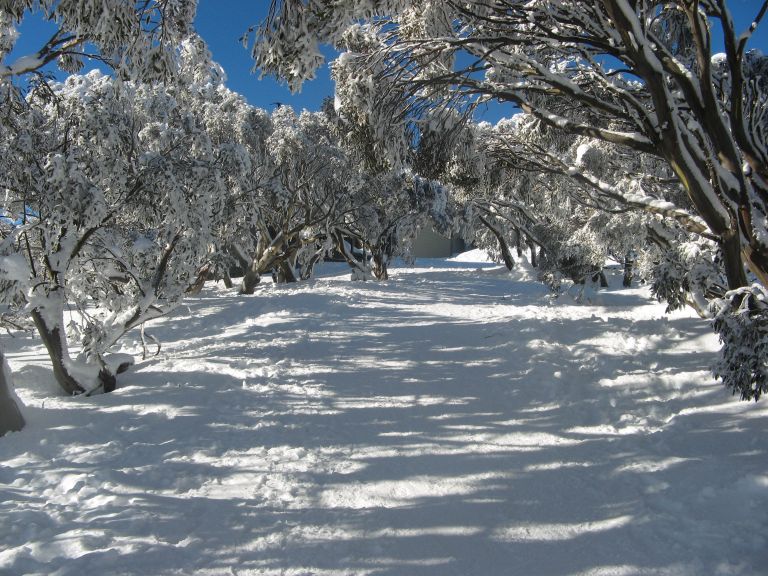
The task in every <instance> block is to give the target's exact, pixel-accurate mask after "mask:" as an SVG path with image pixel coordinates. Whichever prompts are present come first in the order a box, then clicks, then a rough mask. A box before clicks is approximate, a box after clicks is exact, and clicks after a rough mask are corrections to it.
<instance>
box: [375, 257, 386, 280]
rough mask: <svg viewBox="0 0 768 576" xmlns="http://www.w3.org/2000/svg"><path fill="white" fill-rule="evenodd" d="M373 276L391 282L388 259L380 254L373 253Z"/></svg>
mask: <svg viewBox="0 0 768 576" xmlns="http://www.w3.org/2000/svg"><path fill="white" fill-rule="evenodd" d="M373 275H374V276H376V279H377V280H389V270H388V269H387V260H386V257H385V256H384V255H383V254H381V253H379V252H374V253H373Z"/></svg>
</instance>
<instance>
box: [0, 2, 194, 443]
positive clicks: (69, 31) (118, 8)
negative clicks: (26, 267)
mask: <svg viewBox="0 0 768 576" xmlns="http://www.w3.org/2000/svg"><path fill="white" fill-rule="evenodd" d="M195 9H196V2H195V0H157V1H148V2H141V3H135V2H128V1H126V0H107V1H104V2H102V1H99V2H95V1H93V0H78V1H73V2H60V1H57V0H43V1H37V0H35V1H32V0H22V1H17V0H3V1H0V107H1V108H2V110H3V114H2V118H0V129H1V130H2V134H0V136H2V139H3V140H5V139H6V137H7V136H8V134H9V132H10V134H12V135H13V134H14V133H15V129H16V127H18V126H19V124H18V122H17V120H18V119H17V118H16V117H15V116H16V114H17V113H19V112H20V111H22V110H23V109H24V108H25V106H26V105H25V103H24V101H23V99H22V98H21V96H20V94H19V92H18V89H17V88H16V87H15V85H14V83H13V81H14V80H15V79H18V78H27V79H33V80H38V81H40V82H38V83H39V84H40V85H42V86H43V87H44V86H45V82H44V81H43V80H44V75H43V73H42V72H41V69H42V68H43V67H44V66H45V65H46V64H48V63H50V62H54V61H55V62H56V63H57V64H58V65H59V67H60V68H62V69H63V70H66V71H70V72H74V71H77V70H79V69H80V67H81V66H82V62H83V57H84V56H86V50H88V51H90V53H89V54H87V56H89V57H93V58H97V59H99V60H102V61H103V62H105V63H107V64H108V65H110V66H112V67H113V68H115V69H116V70H118V71H119V72H120V73H121V74H122V75H123V76H124V77H129V78H142V79H145V80H151V79H158V78H165V77H167V76H168V74H169V73H171V72H172V70H173V65H172V64H173V61H174V56H173V51H174V50H175V48H176V46H177V44H178V41H179V40H180V39H181V38H183V37H185V36H187V35H188V33H189V32H190V29H191V23H192V20H193V18H194V14H195ZM32 12H38V13H39V12H42V13H43V14H44V15H45V16H46V17H47V18H48V19H49V20H51V21H54V22H55V23H56V24H57V29H56V32H55V33H54V35H53V36H52V37H51V38H50V39H49V40H48V41H47V42H46V43H45V44H44V45H42V46H40V47H39V49H38V50H37V51H36V52H35V53H33V54H27V55H23V56H21V57H19V58H17V59H15V60H14V61H13V62H9V61H8V55H9V53H10V52H11V51H12V49H13V47H14V44H15V41H16V39H17V37H18V32H17V29H16V26H17V25H18V23H19V22H20V21H21V20H22V19H23V18H24V17H25V15H26V14H29V13H32ZM32 84H35V82H32ZM12 137H15V135H14V136H12ZM21 140H22V141H21V142H19V144H20V145H21V147H22V148H23V147H24V146H26V145H28V144H29V142H28V141H27V142H23V140H24V138H23V137H22V138H21ZM8 159H9V158H7V157H6V160H8ZM10 159H11V160H17V159H16V158H13V157H11V158H10ZM3 187H4V188H6V190H7V187H6V186H5V185H3ZM22 202H23V201H22ZM4 208H5V209H6V211H7V210H9V208H10V207H8V206H5V207H4ZM26 212H27V211H26V207H24V206H22V210H21V213H22V214H24V215H25V217H26ZM23 220H24V219H22V222H21V223H20V224H26V222H24V221H23ZM17 228H18V227H17ZM18 237H19V236H18V234H16V233H13V234H10V235H4V239H3V243H2V254H3V256H2V258H3V263H2V265H0V268H1V269H3V271H4V274H5V273H7V272H8V269H10V268H18V261H16V262H15V264H13V265H9V262H12V255H9V253H8V251H9V245H11V244H12V242H13V240H14V239H16V238H18ZM18 272H19V271H18V270H16V273H14V274H12V280H3V283H4V285H3V287H2V292H3V294H4V295H8V294H14V295H13V296H11V300H16V299H17V298H18V293H19V291H20V290H19V288H23V287H24V286H23V279H22V276H23V274H20V273H18ZM9 378H10V371H9V370H7V368H6V364H5V361H4V360H3V370H2V374H0V412H2V416H3V417H2V419H0V422H2V424H0V434H2V433H4V432H6V431H7V430H11V429H18V428H21V427H22V426H23V424H24V422H23V418H22V417H21V415H20V413H19V411H18V407H17V406H16V403H15V402H14V395H13V391H12V389H11V385H10V380H9Z"/></svg>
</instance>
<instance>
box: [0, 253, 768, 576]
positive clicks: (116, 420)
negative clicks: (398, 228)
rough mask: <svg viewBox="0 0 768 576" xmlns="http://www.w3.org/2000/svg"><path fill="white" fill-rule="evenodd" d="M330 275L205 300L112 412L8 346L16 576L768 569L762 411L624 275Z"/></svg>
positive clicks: (471, 260) (686, 326)
mask: <svg viewBox="0 0 768 576" xmlns="http://www.w3.org/2000/svg"><path fill="white" fill-rule="evenodd" d="M323 270H324V272H323V275H322V277H320V278H319V279H317V280H314V281H311V282H308V283H301V284H296V285H292V286H277V285H272V284H269V283H265V284H263V285H260V286H259V288H258V289H257V292H256V294H255V295H253V296H241V295H238V294H236V293H234V292H232V291H227V290H225V289H224V288H223V287H221V286H220V285H219V286H217V285H214V284H208V285H207V286H206V288H205V289H204V290H203V292H202V293H201V294H200V295H199V296H198V297H195V298H190V299H188V300H187V301H186V302H187V303H186V305H185V306H182V307H181V308H179V309H178V310H177V311H176V313H175V314H174V315H173V316H171V317H167V318H162V319H159V320H156V321H155V322H154V323H153V324H152V325H150V326H148V327H147V332H149V333H151V334H153V335H154V336H156V337H158V338H159V339H160V340H161V341H162V343H163V347H162V350H161V353H160V354H159V355H158V356H156V357H154V358H150V359H148V360H146V361H139V362H138V363H137V364H136V366H134V367H133V369H132V370H131V371H129V372H127V373H126V374H123V375H121V376H120V378H119V383H120V385H121V387H120V388H119V389H118V390H117V391H116V392H114V393H112V394H108V395H101V396H97V397H91V398H84V397H76V398H68V397H62V396H60V395H58V394H57V393H56V392H55V388H54V386H53V384H52V376H51V373H50V366H49V365H48V364H47V363H46V362H45V361H44V351H43V349H42V347H41V346H40V344H39V343H38V342H37V341H36V340H35V339H33V338H31V337H27V336H24V335H17V337H16V338H14V339H6V342H5V348H6V351H7V355H8V359H9V361H10V364H11V366H12V368H13V370H14V381H15V383H16V386H17V392H18V395H19V396H20V397H21V398H22V400H23V401H24V403H25V405H26V407H25V410H24V413H25V416H26V418H27V421H28V427H27V428H26V429H25V430H24V431H22V432H20V433H12V434H10V435H8V436H6V437H4V438H2V439H0V493H1V494H2V497H1V498H0V518H1V519H2V523H1V524H0V526H2V528H0V574H29V575H35V574H46V575H47V574H55V575H57V576H64V575H70V574H72V575H78V576H79V575H81V574H97V573H109V574H123V575H132V574H136V575H138V574H142V575H143V574H158V575H159V574H174V575H180V574H202V575H218V574H240V575H246V574H267V575H272V574H274V575H277V574H281V575H298V574H319V575H329V574H334V575H339V574H349V575H351V574H360V575H363V574H365V575H368V574H370V575H373V574H375V575H384V574H388V575H393V576H394V575H408V574H419V575H422V574H427V575H436V576H437V575H440V576H442V575H483V576H485V575H493V574H524V575H532V576H536V575H558V574H560V575H564V574H579V575H630V574H631V575H691V576H693V575H702V574H706V575H714V574H722V575H757V574H765V567H766V566H768V542H766V535H765V534H766V531H765V529H766V526H768V506H766V504H768V458H766V456H768V454H766V452H767V451H768V450H767V449H766V447H765V441H764V431H765V429H766V423H767V422H768V409H766V408H765V406H766V405H765V403H764V402H760V403H744V402H739V401H738V400H736V399H734V398H733V397H731V396H730V395H729V394H728V393H727V392H726V391H725V390H724V389H723V388H722V386H721V385H720V384H718V383H715V382H713V381H712V379H711V376H710V375H709V372H708V367H709V366H710V364H711V363H712V362H713V361H714V351H715V350H716V349H717V341H716V338H715V336H714V335H713V334H711V333H710V330H709V328H708V326H707V325H706V323H705V322H703V321H702V320H700V319H698V318H696V317H694V316H693V315H691V314H689V313H688V312H685V311H683V312H676V313H674V314H672V315H664V313H663V310H664V304H658V303H656V302H653V301H652V300H651V299H650V297H649V295H648V291H647V289H646V288H642V287H641V288H632V289H620V288H619V287H620V286H621V276H620V272H621V271H620V270H618V269H616V270H615V274H614V275H613V276H612V277H610V280H611V285H612V286H613V288H611V289H610V290H608V291H605V292H601V293H598V294H599V302H598V303H596V304H576V303H575V302H574V301H573V300H572V299H569V298H568V297H567V296H564V297H561V298H560V299H558V300H553V299H552V298H551V297H550V296H549V294H548V293H547V292H546V291H545V290H544V288H543V287H542V286H541V285H539V284H537V283H535V282H532V281H530V279H529V276H530V271H528V270H526V269H525V266H521V270H518V271H514V272H513V273H508V272H506V270H504V269H502V268H499V267H497V266H495V265H493V264H491V263H488V262H487V260H486V259H484V258H481V257H479V255H478V253H476V252H470V253H467V254H464V255H462V256H460V257H458V258H455V259H452V260H420V261H417V265H416V267H415V268H405V267H400V268H394V269H392V270H391V272H392V279H391V280H389V281H387V282H350V281H349V269H348V268H347V267H345V266H344V265H338V264H328V265H325V267H324V268H323ZM140 348H141V347H140V342H139V335H138V334H135V335H134V334H133V333H131V334H129V337H128V341H127V343H126V345H125V346H124V348H123V350H121V352H122V353H126V352H132V353H135V354H137V355H138V354H140ZM138 357H140V356H138Z"/></svg>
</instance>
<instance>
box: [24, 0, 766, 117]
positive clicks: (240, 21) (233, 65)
mask: <svg viewBox="0 0 768 576" xmlns="http://www.w3.org/2000/svg"><path fill="white" fill-rule="evenodd" d="M728 5H729V7H730V9H731V11H732V13H733V16H734V20H735V21H736V24H737V28H738V30H740V31H741V30H743V29H745V28H746V26H748V24H749V22H750V20H751V18H752V17H754V15H755V14H756V13H757V11H758V10H759V8H760V5H761V1H760V0H730V1H729V3H728ZM268 6H269V0H199V4H198V12H197V18H196V20H195V26H196V28H197V31H198V33H199V34H200V35H201V36H202V37H203V38H204V39H205V40H206V42H207V43H208V46H209V47H210V49H211V52H212V53H213V57H214V60H216V61H217V62H219V64H221V65H222V66H223V67H224V70H225V71H226V73H227V85H228V86H229V87H230V88H231V89H232V90H235V91H236V92H239V93H240V94H242V95H243V96H245V97H246V99H247V100H248V102H250V103H251V104H252V105H254V106H258V107H260V108H265V109H268V110H270V109H271V108H272V106H273V104H272V103H273V102H281V103H285V104H290V105H292V106H293V107H294V108H296V109H302V108H308V109H310V110H317V109H318V108H319V107H320V104H321V103H322V101H323V98H325V97H326V96H331V95H333V83H332V81H331V79H330V74H329V72H328V67H327V66H325V67H323V68H322V69H321V70H319V71H318V75H317V78H316V79H315V80H313V81H311V82H305V83H304V87H303V89H302V92H301V93H300V94H293V95H292V94H291V93H290V91H289V90H288V89H287V88H286V87H285V86H283V85H281V84H279V83H278V82H276V81H275V80H274V79H273V78H270V77H265V78H263V79H261V80H260V79H259V75H258V73H256V74H252V73H251V69H252V66H253V62H252V60H251V57H250V54H249V51H248V50H246V49H245V48H243V46H242V44H241V43H240V41H239V39H240V37H241V36H242V35H243V34H244V33H245V32H246V31H247V29H248V27H249V26H251V25H256V24H258V23H259V22H260V21H261V20H262V19H263V18H264V17H265V15H266V12H267V8H268ZM52 31H53V27H52V26H51V25H50V23H48V22H44V21H42V20H41V19H40V18H33V17H28V18H26V19H25V21H24V23H23V24H22V28H21V37H20V38H19V41H18V42H17V45H16V50H15V53H16V54H18V55H21V54H29V53H32V52H35V51H36V50H37V49H39V47H40V46H41V45H42V44H43V43H44V42H45V40H47V39H48V38H49V37H50V35H51V34H52ZM714 40H715V42H716V43H717V42H718V39H717V38H715V39H714ZM749 45H750V47H752V48H759V49H760V50H762V51H763V52H766V53H768V22H763V24H762V25H761V27H760V28H759V29H758V31H757V33H756V34H755V35H754V36H753V38H752V40H751V41H750V44H749ZM327 54H331V52H330V51H328V52H327ZM12 59H13V56H12V57H11V60H12ZM513 113H514V110H513V108H512V105H507V107H506V108H505V107H501V106H495V107H494V108H493V109H492V110H489V111H488V113H487V114H486V115H485V118H484V119H487V120H490V121H495V120H497V119H498V118H500V117H502V116H504V115H510V114H513Z"/></svg>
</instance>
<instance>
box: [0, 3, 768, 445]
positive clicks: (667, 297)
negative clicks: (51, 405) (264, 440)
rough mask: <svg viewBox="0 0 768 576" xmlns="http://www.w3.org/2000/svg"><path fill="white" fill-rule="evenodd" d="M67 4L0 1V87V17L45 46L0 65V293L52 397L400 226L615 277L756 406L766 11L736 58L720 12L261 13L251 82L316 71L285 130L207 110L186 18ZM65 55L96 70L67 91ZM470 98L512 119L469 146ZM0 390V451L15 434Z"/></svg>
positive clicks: (272, 118) (685, 7)
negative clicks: (306, 100) (761, 43)
mask: <svg viewBox="0 0 768 576" xmlns="http://www.w3.org/2000/svg"><path fill="white" fill-rule="evenodd" d="M92 4H93V2H89V1H86V0H82V1H80V2H74V3H58V2H53V1H50V0H49V1H47V2H28V3H24V2H22V3H18V2H0V61H2V62H4V61H5V59H6V56H7V54H8V52H10V50H11V48H12V47H13V43H14V39H15V34H16V26H17V25H18V23H19V22H20V21H21V20H22V19H23V17H24V14H25V10H40V11H43V13H44V14H45V15H46V16H47V17H48V18H50V19H51V20H53V21H55V22H56V23H57V24H58V31H57V33H56V34H55V35H54V36H53V37H52V38H51V39H50V40H49V41H48V43H47V44H45V45H44V46H43V47H41V49H40V50H39V51H38V53H37V54H35V55H34V56H30V57H25V58H21V59H19V60H17V61H16V62H14V63H11V64H7V65H3V66H2V67H1V68H0V109H1V110H2V111H3V112H2V117H0V152H1V153H0V164H1V165H2V168H1V169H0V175H1V176H0V187H2V189H3V193H4V200H3V205H2V209H3V212H4V214H3V217H2V220H1V221H0V235H1V236H2V238H1V239H0V296H1V297H2V300H3V303H4V305H5V311H4V313H3V315H2V321H3V323H4V324H5V325H6V326H7V327H13V328H15V329H19V328H30V329H35V330H36V331H37V333H38V334H39V336H40V338H41V340H42V342H43V343H44V344H45V346H46V349H47V350H48V352H49V355H50V356H51V360H52V364H53V371H54V376H55V378H56V380H57V382H58V383H59V384H60V385H61V387H62V388H63V389H64V390H65V391H66V392H67V393H70V394H91V393H94V392H102V391H103V392H108V391H111V390H113V389H114V388H115V386H116V378H117V375H118V374H119V373H120V372H121V371H123V370H125V369H127V368H128V366H129V365H130V363H131V360H130V359H127V358H124V357H121V356H113V355H110V354H109V351H110V349H111V348H112V347H113V346H114V345H115V344H116V343H117V342H118V341H119V339H120V338H121V337H122V336H123V335H124V334H125V333H126V332H128V331H130V330H133V329H137V328H140V329H141V330H142V337H144V331H143V326H144V323H145V322H147V321H149V320H151V319H153V318H157V317H159V316H161V315H164V314H167V313H168V312H169V311H171V310H173V309H174V308H175V307H176V306H177V305H178V304H179V303H180V302H181V301H182V299H183V298H184V297H185V296H187V295H189V294H191V293H195V292H196V291H197V290H199V289H200V287H201V286H202V284H203V282H204V281H205V280H206V279H210V278H215V279H221V280H223V281H224V282H225V283H226V284H227V285H228V286H231V287H233V289H234V285H233V280H232V278H231V276H232V275H233V273H235V272H236V273H238V274H241V275H242V280H240V283H239V286H238V287H237V289H238V290H239V291H240V292H241V293H244V294H249V293H253V291H254V290H255V287H256V286H257V285H258V283H259V281H260V278H261V277H262V276H263V275H265V274H271V275H272V276H273V277H274V279H275V280H276V281H278V282H295V281H300V280H305V279H308V278H310V277H311V276H312V272H313V269H314V266H315V265H316V264H317V263H318V262H320V261H321V260H323V259H324V258H326V257H327V256H329V255H330V254H332V253H334V254H336V255H339V256H340V257H342V258H343V259H345V260H346V261H347V262H348V263H349V265H350V267H351V268H352V270H353V278H357V279H374V278H376V279H386V278H387V276H388V272H387V267H388V265H389V263H390V261H391V260H392V259H393V258H395V257H399V256H401V257H406V258H407V257H408V255H409V251H410V246H411V243H412V241H413V239H414V238H415V236H416V234H417V233H418V231H419V230H420V229H421V228H423V227H424V226H431V227H433V228H435V229H436V230H438V231H439V232H441V233H443V234H446V235H451V234H458V235H461V236H462V237H464V238H465V239H467V240H470V241H473V242H474V243H475V244H476V245H477V246H479V247H482V248H485V249H487V250H489V251H490V252H491V253H492V254H494V255H496V256H497V257H498V259H499V261H501V262H504V263H505V265H506V266H507V267H508V268H512V267H514V266H515V258H516V257H519V255H521V254H522V252H523V251H524V250H525V251H527V252H528V254H529V257H530V258H531V259H532V262H533V263H534V264H535V265H536V266H537V268H538V270H539V275H540V278H541V279H542V280H543V281H545V282H547V283H548V284H549V285H550V286H551V287H552V288H553V290H559V289H560V287H561V286H562V285H563V283H564V282H568V283H576V284H579V285H582V286H587V285H588V284H589V283H592V282H599V280H600V276H601V272H602V267H603V265H604V263H605V261H606V259H607V258H609V257H612V258H614V259H616V260H619V261H622V262H624V263H625V265H626V268H625V282H626V283H628V284H629V283H631V282H632V276H633V275H634V274H637V275H641V276H642V277H644V278H646V279H647V280H648V281H649V282H650V283H651V287H652V291H653V293H654V294H655V295H656V296H657V297H658V298H659V299H660V300H664V301H666V302H667V303H668V307H669V309H674V308H677V307H680V306H684V305H690V306H692V307H694V308H695V309H696V310H697V311H698V312H699V313H700V314H701V315H702V316H705V317H708V318H710V319H711V320H712V322H713V326H714V328H715V330H716V331H717V332H718V333H719V334H720V337H721V340H722V342H723V350H722V353H721V356H720V359H719V361H718V363H717V365H716V367H715V370H714V372H715V375H716V376H717V377H719V378H721V379H722V380H723V381H724V383H725V384H726V385H727V386H728V387H729V388H730V389H731V390H732V391H734V393H739V394H740V395H741V397H742V398H744V399H752V398H754V399H757V398H759V397H760V395H761V394H762V393H763V392H765V390H766V387H768V366H766V358H768V304H766V302H768V301H767V300H766V296H767V295H768V293H767V292H766V278H768V276H766V272H768V224H767V222H766V210H767V208H768V204H767V203H768V171H767V170H766V157H768V152H767V150H768V148H767V147H766V134H767V133H768V130H767V128H768V112H766V82H768V76H767V75H766V70H768V62H767V60H768V59H766V58H765V57H763V56H762V55H760V54H759V53H756V52H751V51H749V50H748V49H747V43H748V38H749V35H750V34H751V33H753V32H754V28H755V27H756V26H757V23H758V22H759V20H760V19H761V18H762V17H763V15H764V13H765V12H766V9H767V7H768V3H763V5H762V7H761V8H760V9H759V11H758V12H757V14H756V18H755V24H754V25H753V27H752V28H750V29H749V30H747V31H746V32H744V33H741V34H738V33H737V31H736V30H735V28H734V25H733V20H732V18H731V16H730V13H729V12H728V9H727V6H726V3H725V2H724V1H712V2H684V1H680V2H663V3H661V2H643V1H634V2H629V1H628V0H616V1H600V2H595V3H590V4H589V5H586V4H585V3H581V2H569V1H536V2H530V1H527V2H518V1H512V0H492V1H491V0H480V1H475V2H458V1H452V0H447V1H445V2H428V1H421V0H418V1H417V0H412V1H408V2H405V1H399V2H378V3H371V2H364V1H356V0H347V1H346V2H310V3H305V2H301V1H299V0H283V1H282V2H278V1H275V2H273V4H272V8H271V10H270V14H269V18H268V19H267V20H266V21H265V22H264V23H262V25H261V27H260V28H258V29H257V30H256V31H255V33H254V36H253V38H252V40H253V43H252V50H253V56H254V59H255V61H256V64H257V65H258V66H259V67H260V68H261V69H262V70H264V71H266V72H268V73H273V74H276V75H278V76H279V77H281V78H283V79H285V80H286V81H288V82H289V84H291V85H292V87H294V88H296V87H298V86H300V84H301V82H302V81H303V80H305V79H306V78H309V77H311V75H312V73H313V71H314V69H315V68H316V67H317V66H318V65H320V63H321V61H322V55H321V53H320V52H319V48H318V46H319V44H321V43H330V44H333V45H334V46H336V47H337V49H339V50H340V51H341V54H340V56H339V57H338V58H337V59H336V60H335V62H334V63H333V64H332V70H333V76H334V79H335V82H336V94H335V99H334V100H333V101H331V100H328V101H327V102H326V103H325V105H324V106H323V109H322V110H321V111H319V112H307V111H303V112H301V113H297V112H296V111H294V110H292V109H291V108H290V107H288V106H280V107H277V108H276V109H274V110H273V111H271V112H267V111H265V110H261V109H258V108H255V107H253V106H250V105H248V104H247V103H246V102H245V100H244V99H243V98H242V97H241V96H240V95H238V94H236V93H234V92H232V91H231V90H229V89H227V88H226V86H225V85H224V81H223V79H224V74H223V71H222V70H221V68H220V67H219V66H218V65H217V64H216V63H215V62H213V61H212V60H211V57H210V53H209V52H208V50H207V48H206V46H205V42H204V41H203V39H201V38H199V37H198V36H196V35H195V34H194V30H193V28H192V24H191V22H192V18H193V17H194V2H191V1H182V0H176V1H170V0H166V1H161V0H157V1H154V2H142V3H138V4H136V3H128V2H124V1H122V0H110V1H109V2H107V3H104V2H100V3H99V6H98V9H96V7H95V5H93V6H92ZM715 26H717V27H718V29H719V30H720V31H721V33H722V35H723V38H724V44H725V53H724V54H714V53H713V49H712V33H713V28H714V27H715ZM89 50H92V51H93V54H90V55H91V56H95V57H97V58H98V59H100V60H101V61H103V62H105V63H107V64H109V65H110V66H111V67H112V68H113V70H114V72H113V73H112V74H109V75H107V74H104V73H102V72H98V71H91V72H88V73H86V74H81V73H79V70H80V68H81V66H82V61H83V58H84V57H85V56H86V55H87V51H89ZM54 60H55V61H57V62H58V63H59V65H60V66H61V67H62V68H63V69H65V70H67V71H69V72H71V75H70V76H69V77H67V78H66V80H64V81H63V82H52V81H51V80H50V79H49V78H46V76H45V74H44V73H43V72H42V69H43V67H44V66H45V64H47V63H48V62H51V61H54ZM20 78H23V79H25V80H26V87H27V88H26V89H25V90H22V89H21V88H20V87H19V85H20V84H19V79H20ZM489 101H497V102H513V103H514V104H515V105H516V106H517V107H518V108H519V113H517V114H515V115H514V116H513V117H511V118H509V119H504V120H502V121H500V122H498V123H497V124H495V125H491V124H488V123H477V122H475V121H473V120H472V117H473V112H474V111H475V110H476V109H477V108H478V107H480V106H483V105H485V103H487V102H489ZM72 350H76V351H77V352H76V353H72V352H71V351H72ZM9 378H10V374H9V373H8V371H7V369H5V370H4V371H3V378H2V379H0V380H2V382H0V383H2V386H0V392H1V393H2V394H0V396H2V398H0V417H2V422H3V424H2V425H0V428H2V429H1V430H0V433H2V432H4V431H6V430H9V429H18V428H19V427H21V425H23V421H22V420H21V418H20V414H19V413H18V410H16V409H15V405H14V402H13V394H12V388H11V387H10V383H9Z"/></svg>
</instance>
